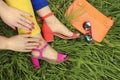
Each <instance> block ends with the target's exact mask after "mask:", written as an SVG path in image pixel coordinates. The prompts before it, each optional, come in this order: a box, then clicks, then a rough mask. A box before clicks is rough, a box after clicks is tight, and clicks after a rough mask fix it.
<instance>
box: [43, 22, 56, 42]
mask: <svg viewBox="0 0 120 80" xmlns="http://www.w3.org/2000/svg"><path fill="white" fill-rule="evenodd" d="M42 34H43V38H44V39H45V41H46V42H52V41H54V33H53V32H52V31H51V29H50V28H49V27H48V25H47V24H46V22H45V21H44V22H43V24H42Z"/></svg>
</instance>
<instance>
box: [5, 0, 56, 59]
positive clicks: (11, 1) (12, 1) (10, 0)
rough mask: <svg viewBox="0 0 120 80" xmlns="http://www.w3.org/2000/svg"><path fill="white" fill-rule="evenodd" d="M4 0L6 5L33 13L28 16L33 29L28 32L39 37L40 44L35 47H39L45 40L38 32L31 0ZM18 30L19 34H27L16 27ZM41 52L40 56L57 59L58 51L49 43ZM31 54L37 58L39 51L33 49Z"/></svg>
mask: <svg viewBox="0 0 120 80" xmlns="http://www.w3.org/2000/svg"><path fill="white" fill-rule="evenodd" d="M6 2H7V4H8V5H10V6H12V7H15V8H17V9H19V10H22V11H25V12H28V13H30V14H32V15H33V18H30V20H31V21H33V23H34V29H33V30H32V31H31V32H30V34H31V36H35V37H37V38H40V41H41V44H40V46H38V47H37V49H41V48H42V47H43V46H44V45H45V44H46V42H45V40H44V39H43V38H42V36H41V34H40V28H39V25H38V24H37V21H36V19H35V15H34V12H33V8H32V5H31V1H30V0H17V1H16V0H6ZM21 4H23V5H21ZM18 32H19V34H28V32H27V31H25V30H22V29H18ZM42 53H43V55H42V57H45V58H49V59H52V60H56V59H57V54H58V53H57V52H56V51H55V50H54V49H53V48H52V47H50V46H49V45H48V47H47V48H46V49H45V50H44V51H42ZM48 54H49V55H48ZM32 55H33V57H34V58H39V56H40V53H39V52H36V51H34V50H33V52H32Z"/></svg>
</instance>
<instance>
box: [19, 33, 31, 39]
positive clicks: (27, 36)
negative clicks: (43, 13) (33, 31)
mask: <svg viewBox="0 0 120 80" xmlns="http://www.w3.org/2000/svg"><path fill="white" fill-rule="evenodd" d="M20 35H21V36H22V37H24V38H29V37H30V35H29V34H20Z"/></svg>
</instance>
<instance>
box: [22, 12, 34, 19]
mask: <svg viewBox="0 0 120 80" xmlns="http://www.w3.org/2000/svg"><path fill="white" fill-rule="evenodd" d="M21 14H22V16H27V17H30V18H32V17H33V16H32V15H31V14H29V13H26V12H22V13H21Z"/></svg>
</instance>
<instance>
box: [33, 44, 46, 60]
mask: <svg viewBox="0 0 120 80" xmlns="http://www.w3.org/2000/svg"><path fill="white" fill-rule="evenodd" d="M47 46H48V44H47V43H46V44H45V45H44V46H43V47H42V48H41V49H33V51H36V52H39V53H40V56H39V58H42V53H43V51H44V49H45V48H46V47H47Z"/></svg>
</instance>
